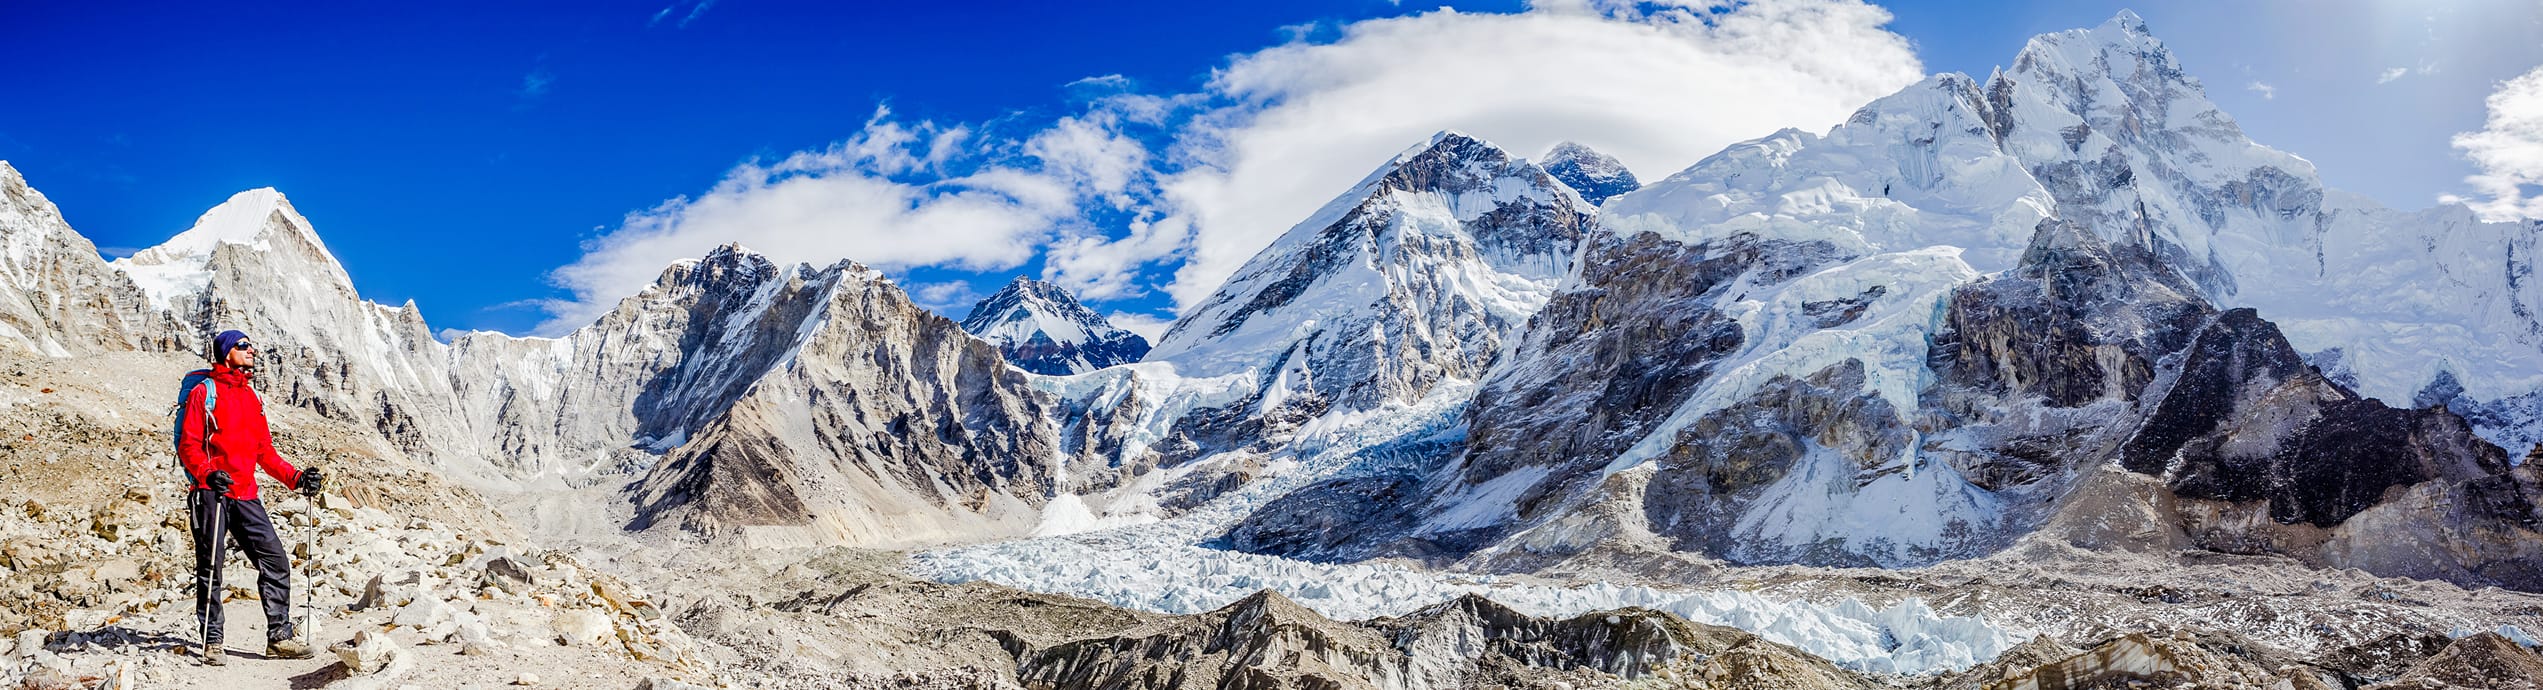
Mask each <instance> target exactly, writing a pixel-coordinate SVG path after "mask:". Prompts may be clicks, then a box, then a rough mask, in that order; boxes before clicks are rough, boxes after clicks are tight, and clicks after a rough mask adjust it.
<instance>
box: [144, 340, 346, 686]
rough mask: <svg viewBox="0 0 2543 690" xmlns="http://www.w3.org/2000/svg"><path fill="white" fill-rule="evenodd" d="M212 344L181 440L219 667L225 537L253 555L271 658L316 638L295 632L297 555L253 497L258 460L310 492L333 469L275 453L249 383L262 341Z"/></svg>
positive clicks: (209, 659)
mask: <svg viewBox="0 0 2543 690" xmlns="http://www.w3.org/2000/svg"><path fill="white" fill-rule="evenodd" d="M212 343H213V344H212V362H213V363H212V376H211V380H209V381H206V382H204V383H202V384H200V385H198V386H196V387H195V388H194V390H193V391H191V392H190V393H189V394H188V395H187V396H186V401H185V409H184V412H183V414H184V417H183V423H182V424H180V425H179V427H180V429H181V430H180V431H179V432H178V433H179V437H178V443H177V457H178V459H179V460H181V461H183V462H184V463H185V470H186V474H187V475H189V476H192V477H194V489H193V490H192V491H189V492H187V494H186V499H187V500H186V502H187V505H188V506H189V507H191V508H192V512H193V518H194V521H193V524H194V529H193V531H194V597H195V611H196V615H198V616H200V617H201V618H202V621H201V622H202V625H203V650H204V653H203V663H206V664H213V665H219V664H221V663H223V660H224V659H223V657H225V656H227V653H226V650H225V648H223V647H222V645H221V637H222V626H223V623H224V620H223V618H224V617H223V616H222V615H221V605H220V594H221V592H220V586H221V562H222V561H223V560H224V558H223V556H224V555H225V552H226V551H227V549H224V548H222V546H223V544H220V543H219V542H220V541H222V540H224V539H225V538H226V540H228V541H230V542H231V543H232V544H234V545H236V547H237V548H238V550H239V551H242V552H245V553H246V554H247V558H248V560H250V561H253V562H255V563H256V574H257V577H256V593H257V596H258V597H260V598H261V599H263V600H264V603H265V639H266V642H265V656H267V657H272V658H282V659H302V658H307V657H309V656H310V655H311V650H310V649H309V645H308V644H307V643H304V642H301V641H300V640H299V639H297V638H296V636H295V635H294V634H293V632H294V631H293V630H292V624H291V554H290V553H289V552H287V551H285V550H283V541H282V538H281V537H280V536H278V535H276V534H275V533H274V521H273V520H272V519H271V518H269V517H267V516H266V514H265V504H264V502H262V501H259V500H257V498H256V468H259V467H262V468H264V469H265V474H268V475H272V476H273V478H274V479H276V480H278V481H281V482H283V483H284V484H287V485H290V486H291V487H292V488H294V489H299V490H300V491H301V492H302V493H306V494H316V493H317V492H318V491H320V490H321V489H322V488H323V487H324V486H325V482H326V476H325V473H322V472H320V471H318V470H317V469H316V468H311V469H307V470H301V469H296V468H293V467H292V466H291V463H289V462H285V461H284V460H283V457H282V455H280V454H277V453H275V452H274V437H273V433H272V430H270V429H268V428H267V427H266V425H265V406H264V404H263V403H262V402H261V401H258V400H257V399H256V389H254V388H250V387H248V385H247V379H248V376H250V375H251V374H252V373H253V372H254V371H255V368H256V345H255V344H254V343H250V342H248V341H247V334H245V333H240V332H238V331H223V332H221V334H220V335H219V336H218V337H215V338H213V339H212ZM214 388H217V390H210V391H207V389H214ZM207 394H208V395H210V396H211V399H212V401H213V402H212V415H211V416H212V418H211V420H209V421H210V423H209V424H206V423H205V421H206V420H205V419H204V414H203V402H204V399H205V397H206V395H207Z"/></svg>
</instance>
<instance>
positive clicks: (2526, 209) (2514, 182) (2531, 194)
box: [2446, 67, 2543, 220]
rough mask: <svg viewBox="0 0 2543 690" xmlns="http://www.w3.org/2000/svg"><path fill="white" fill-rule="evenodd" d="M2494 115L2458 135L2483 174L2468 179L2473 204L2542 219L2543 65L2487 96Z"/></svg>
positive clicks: (2502, 214)
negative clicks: (2471, 130) (2539, 189)
mask: <svg viewBox="0 0 2543 690" xmlns="http://www.w3.org/2000/svg"><path fill="white" fill-rule="evenodd" d="M2484 102H2485V103H2486V104H2487V105H2488V106H2489V109H2490V118H2489V121H2488V122H2487V123H2485V124H2484V125H2483V126H2482V128H2481V131H2478V132H2464V133H2462V134H2457V135H2455V139H2454V144H2455V148H2457V149H2460V150H2462V151H2463V155H2464V157H2465V158H2469V159H2471V160H2472V164H2473V166H2474V167H2476V168H2479V169H2480V171H2481V172H2480V173H2479V174H2476V175H2473V176H2471V177H2467V178H2464V182H2466V183H2468V184H2471V185H2472V188H2473V191H2474V194H2475V196H2474V197H2473V198H2464V197H2449V198H2447V199H2446V201H2460V202H2463V203H2466V204H2470V205H2471V206H2472V208H2473V210H2475V211H2478V212H2480V213H2481V215H2482V216H2483V217H2485V218H2490V219H2493V220H2506V219H2513V218H2543V193H2537V192H2536V189H2538V188H2543V67H2536V68H2534V70H2533V71H2530V72H2526V73H2525V75H2524V76H2520V77H2517V78H2515V79H2510V80H2507V81H2505V82H2501V83H2500V84H2499V88H2498V90H2497V91H2494V92H2492V93H2491V94H2490V97H2489V98H2488V99H2486V100H2485V101H2484Z"/></svg>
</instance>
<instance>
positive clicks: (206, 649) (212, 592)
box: [195, 491, 229, 659]
mask: <svg viewBox="0 0 2543 690" xmlns="http://www.w3.org/2000/svg"><path fill="white" fill-rule="evenodd" d="M204 493H206V494H210V498H211V506H212V531H211V532H210V533H209V535H208V536H210V537H211V540H210V546H211V547H212V562H211V566H210V572H209V573H202V572H198V573H196V574H195V580H196V585H197V586H200V587H204V588H205V589H204V596H203V603H202V604H201V608H202V610H201V611H198V612H197V613H198V614H200V615H201V616H202V618H201V619H200V620H202V622H203V658H205V659H210V658H212V655H214V654H222V653H225V652H223V651H220V650H216V649H213V645H212V608H213V607H216V606H220V605H221V565H222V563H221V561H223V560H227V559H225V558H223V557H224V556H226V555H228V554H225V553H223V551H224V549H223V548H222V544H221V540H222V539H223V538H224V537H227V536H229V535H226V534H222V529H221V518H222V515H221V514H222V513H226V512H229V511H227V510H225V509H226V508H228V506H225V505H222V504H223V503H224V499H223V497H222V496H221V495H220V494H219V493H216V492H212V491H205V492H204Z"/></svg>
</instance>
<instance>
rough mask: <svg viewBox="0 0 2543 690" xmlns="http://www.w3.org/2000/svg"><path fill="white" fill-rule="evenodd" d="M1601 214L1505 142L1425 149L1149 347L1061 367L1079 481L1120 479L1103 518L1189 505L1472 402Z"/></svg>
mask: <svg viewBox="0 0 2543 690" xmlns="http://www.w3.org/2000/svg"><path fill="white" fill-rule="evenodd" d="M1593 214H1594V210H1593V209H1592V207H1590V206H1589V204H1588V203H1587V202H1584V201H1582V200H1581V198H1580V195H1578V194H1576V193H1574V192H1573V191H1572V190H1571V189H1570V188H1569V187H1566V186H1564V185H1563V183H1562V182H1560V181H1557V180H1555V179H1554V178H1553V176H1551V175H1549V174H1547V173H1546V172H1545V171H1544V170H1543V169H1541V168H1538V167H1536V166H1535V165H1534V164H1531V163H1529V162H1527V161H1525V160H1523V159H1520V158H1517V157H1515V156H1512V155H1510V154H1509V153H1508V152H1506V151H1503V150H1501V149H1500V148H1498V147H1495V146H1493V145H1492V144H1490V143H1488V142H1484V141H1482V140H1479V139H1475V138H1473V137H1469V136H1466V135H1464V134H1459V133H1456V132H1442V133H1440V134H1438V135H1436V136H1434V137H1432V138H1431V140H1430V141H1427V142H1423V143H1421V144H1419V145H1417V146H1414V147H1413V148H1411V149H1409V150H1407V151H1405V152H1404V153H1402V154H1400V155H1398V156H1396V157H1395V158H1394V159H1392V160H1390V161H1387V162H1386V164H1384V165H1382V166H1379V168H1378V169H1377V170H1375V171H1373V172H1371V173H1370V174H1369V175H1368V176H1367V177H1365V178H1363V179H1361V180H1360V181H1359V182H1358V183H1357V184H1354V185H1352V187H1351V188H1350V190H1349V191H1346V192H1344V193H1343V194H1342V195H1341V196H1338V197H1336V198H1335V199H1334V200H1333V201H1332V202H1330V203H1327V204H1326V205H1325V206H1324V207H1323V208H1322V209H1320V210H1318V211H1317V212H1316V213H1315V215H1313V216H1311V217H1309V218H1308V219H1307V220H1306V221H1304V222H1301V223H1299V224H1298V225H1297V226H1295V227H1293V228H1292V229H1290V231H1289V232H1287V233H1286V234H1283V235H1282V236H1281V237H1280V238H1279V239H1277V240H1275V241H1274V242H1273V243H1272V244H1271V246H1270V247H1268V248H1266V249H1264V250H1263V251H1262V252H1261V253H1260V254H1257V255H1255V256H1254V258H1252V259H1251V260H1249V261H1247V262H1246V263H1245V265H1244V266H1243V267H1242V268H1240V269H1239V270H1238V271H1237V272H1236V274H1235V275H1234V277H1232V278H1230V279H1229V280H1228V282H1227V283H1226V284H1225V285H1222V286H1221V287H1220V288H1219V289H1218V290H1217V291H1216V292H1214V293H1212V295H1211V296H1210V297H1209V298H1207V299H1205V300H1202V301H1201V302H1199V303H1198V304H1195V305H1194V306H1193V307H1192V308H1191V309H1189V310H1187V311H1186V313H1185V314H1184V316H1183V318H1181V319H1180V320H1178V321H1176V322H1175V325H1174V327H1173V328H1172V329H1171V330H1169V331H1168V332H1167V333H1166V335H1165V337H1164V338H1163V340H1161V341H1160V342H1159V343H1157V346H1156V349H1154V350H1151V351H1150V352H1149V353H1148V356H1147V359H1146V361H1144V362H1142V363H1141V364H1139V365H1136V366H1134V367H1127V368H1122V369H1119V370H1107V371H1103V372H1096V373H1094V374H1088V375H1085V376H1082V377H1077V378H1076V379H1075V380H1069V381H1050V382H1046V383H1045V385H1046V386H1049V387H1050V388H1052V389H1053V391H1054V392H1057V393H1059V394H1060V395H1061V397H1062V398H1063V399H1065V400H1067V401H1068V402H1067V406H1066V409H1065V410H1063V411H1062V413H1061V414H1060V415H1058V418H1059V419H1060V420H1061V421H1062V423H1063V425H1064V426H1065V428H1064V430H1063V432H1062V435H1063V438H1066V439H1068V442H1067V445H1066V448H1067V450H1068V451H1069V453H1071V455H1072V456H1074V457H1076V458H1078V459H1077V460H1075V461H1074V466H1075V467H1077V468H1080V471H1072V472H1071V475H1072V476H1071V480H1072V484H1071V486H1072V487H1073V489H1072V493H1089V492H1107V493H1109V494H1111V495H1110V496H1108V497H1098V498H1097V499H1095V500H1094V501H1093V503H1095V504H1096V505H1095V506H1094V508H1095V514H1096V515H1097V517H1098V518H1102V517H1105V516H1108V515H1109V516H1127V515H1130V514H1132V513H1145V514H1150V515H1155V514H1171V513H1176V512H1180V511H1183V510H1186V509H1189V508H1191V507H1193V506H1196V505H1199V504H1200V503H1201V502H1203V501H1206V500H1208V499H1210V498H1213V497H1216V496H1218V495H1220V494H1223V493H1226V492H1228V491H1229V490H1231V489H1232V488H1234V487H1238V486H1243V485H1246V484H1248V483H1251V482H1255V481H1258V480H1262V479H1266V478H1272V477H1275V476H1280V475H1288V474H1293V473H1295V472H1297V471H1300V470H1298V465H1299V463H1301V462H1304V461H1306V459H1307V458H1310V457H1313V456H1316V455H1318V454H1319V453H1324V452H1326V451H1328V450H1329V449H1331V448H1334V447H1337V446H1339V447H1361V446H1366V445H1369V444H1372V443H1375V442H1377V441H1379V440H1383V439H1380V438H1377V437H1375V436H1372V434H1379V435H1383V434H1381V433H1380V432H1377V431H1375V430H1378V429H1389V430H1392V431H1388V432H1384V433H1398V432H1401V431H1402V430H1403V429H1404V428H1416V427H1422V426H1425V425H1426V424H1428V422H1415V421H1411V420H1414V419H1417V418H1418V419H1429V418H1432V417H1434V416H1435V415H1437V414H1439V413H1440V411H1441V410H1453V409H1455V407H1456V406H1457V405H1460V404H1462V403H1463V400H1464V399H1465V397H1466V396H1467V395H1469V394H1471V392H1472V386H1473V383H1474V382H1475V381H1477V380H1479V379H1481V378H1482V377H1483V375H1484V374H1485V372H1487V371H1488V370H1490V368H1491V367H1492V365H1493V363H1494V362H1495V361H1497V359H1498V358H1499V357H1500V356H1501V352H1502V350H1503V342H1504V340H1505V338H1507V337H1508V335H1509V334H1510V333H1513V332H1515V331H1517V330H1518V329H1519V328H1520V327H1521V326H1522V325H1524V324H1525V323H1526V320H1527V318H1528V316H1529V315H1531V314H1534V313H1535V312H1536V310H1537V309H1538V307H1540V306H1541V305H1543V304H1544V302H1545V299H1546V298H1547V296H1549V295H1551V294H1552V291H1553V288H1554V285H1555V284H1556V283H1557V282H1558V281H1559V280H1561V278H1562V276H1563V275H1565V274H1566V273H1569V272H1570V271H1571V266H1572V259H1573V255H1574V253H1575V251H1576V247H1577V243H1578V242H1579V239H1580V237H1581V235H1582V233H1583V232H1584V231H1586V229H1587V228H1588V226H1589V223H1590V219H1591V218H1592V216H1593ZM1308 464H1310V465H1313V464H1314V463H1308ZM1152 468H1164V469H1166V470H1169V471H1166V472H1151V471H1149V470H1151V469H1152ZM1133 477H1135V479H1133Z"/></svg>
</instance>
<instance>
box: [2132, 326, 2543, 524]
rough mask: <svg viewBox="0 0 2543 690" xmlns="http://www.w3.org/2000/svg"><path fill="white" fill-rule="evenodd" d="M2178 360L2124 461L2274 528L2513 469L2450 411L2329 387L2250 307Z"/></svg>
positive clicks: (2208, 330)
mask: <svg viewBox="0 0 2543 690" xmlns="http://www.w3.org/2000/svg"><path fill="white" fill-rule="evenodd" d="M2180 362H2181V363H2180V365H2179V370H2178V372H2177V374H2175V376H2174V377H2173V380H2172V383H2171V385H2170V387H2169V389H2168V390H2166V391H2164V392H2163V393H2162V394H2161V396H2160V397H2159V398H2157V399H2155V400H2154V401H2153V402H2154V404H2153V406H2152V408H2151V411H2150V412H2149V414H2148V415H2147V419H2146V422H2145V424H2144V425H2143V426H2142V427H2140V428H2139V430H2138V431H2137V433H2136V435H2135V436H2134V437H2133V438H2131V439H2130V440H2129V441H2128V443H2127V445H2126V446H2125V447H2124V448H2123V451H2122V452H2123V455H2122V458H2121V462H2122V464H2123V465H2124V466H2126V467H2128V468H2129V469H2131V470H2134V471H2138V472H2144V473H2148V474H2161V475H2164V476H2166V477H2167V478H2168V481H2169V482H2170V484H2171V486H2172V487H2173V490H2174V491H2175V492H2177V493H2179V494H2181V495H2182V496H2185V497H2190V498H2207V499H2217V500H2224V501H2233V502H2246V501H2267V502H2268V503H2269V506H2270V509H2269V516H2270V517H2271V519H2274V520H2277V521H2278V522H2281V523H2296V522H2305V523H2310V524H2313V525H2316V526H2321V527H2329V526H2332V525H2336V524H2339V523H2340V522H2341V521H2343V520H2347V519H2348V518H2349V516H2352V515H2356V514H2357V513H2358V512H2359V511H2362V510H2365V509H2366V508H2368V507H2370V506H2373V505H2375V504H2377V503H2381V502H2383V501H2384V500H2386V498H2387V492H2388V491H2389V490H2392V489H2394V488H2396V487H2402V486H2408V485H2412V484H2417V483H2420V482H2424V481H2429V480H2432V479H2447V480H2458V481H2460V480H2470V479H2477V478H2481V477H2487V476H2491V475H2495V474H2498V473H2500V472H2503V471H2505V470H2506V469H2507V467H2508V464H2507V455H2506V452H2505V451H2503V450H2500V449H2499V448H2498V447H2497V446H2492V445H2490V444H2489V443H2488V442H2485V441H2482V440H2480V439H2479V438H2478V437H2476V436H2474V435H2473V434H2472V429H2471V427H2470V426H2469V425H2467V424H2465V423H2464V421H2463V419H2462V418H2461V417H2457V416H2455V415H2454V414H2453V413H2451V412H2447V411H2445V410H2444V409H2443V408H2429V409H2424V410H2398V409H2393V408H2389V407H2385V406H2384V405H2383V404H2382V403H2380V402H2378V401H2374V400H2362V399H2358V398H2357V397H2356V394H2354V393H2350V392H2349V391H2347V390H2346V389H2343V388H2340V387H2339V386H2337V385H2334V384H2332V383H2331V382H2330V381H2329V380H2327V379H2324V378H2323V377H2322V376H2321V374H2320V373H2318V372H2316V371H2315V370H2314V369H2313V368H2312V367H2310V366H2308V365H2306V364H2305V363H2304V361H2303V360H2302V359H2301V358H2299V357H2298V356H2297V354H2296V352H2295V349H2294V348H2292V347H2289V346H2288V345H2287V341H2286V339H2285V337H2283V336H2281V335H2279V334H2278V329H2277V327H2276V326H2274V325H2271V324H2270V323H2269V322H2267V321H2264V320H2262V319H2261V318H2260V316H2259V315H2258V314H2257V313H2254V312H2252V311H2251V310H2248V309H2236V310H2232V311H2227V312H2225V313H2223V314H2220V315H2218V316H2217V317H2216V318H2215V319H2214V320H2212V321H2211V322H2210V323H2209V324H2207V325H2205V326H2203V327H2202V328H2200V329H2199V331H2198V334H2197V335H2196V336H2195V337H2194V338H2193V341H2192V343H2191V345H2190V347H2189V348H2188V349H2187V350H2185V351H2184V352H2183V353H2182V354H2181V355H2180Z"/></svg>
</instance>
